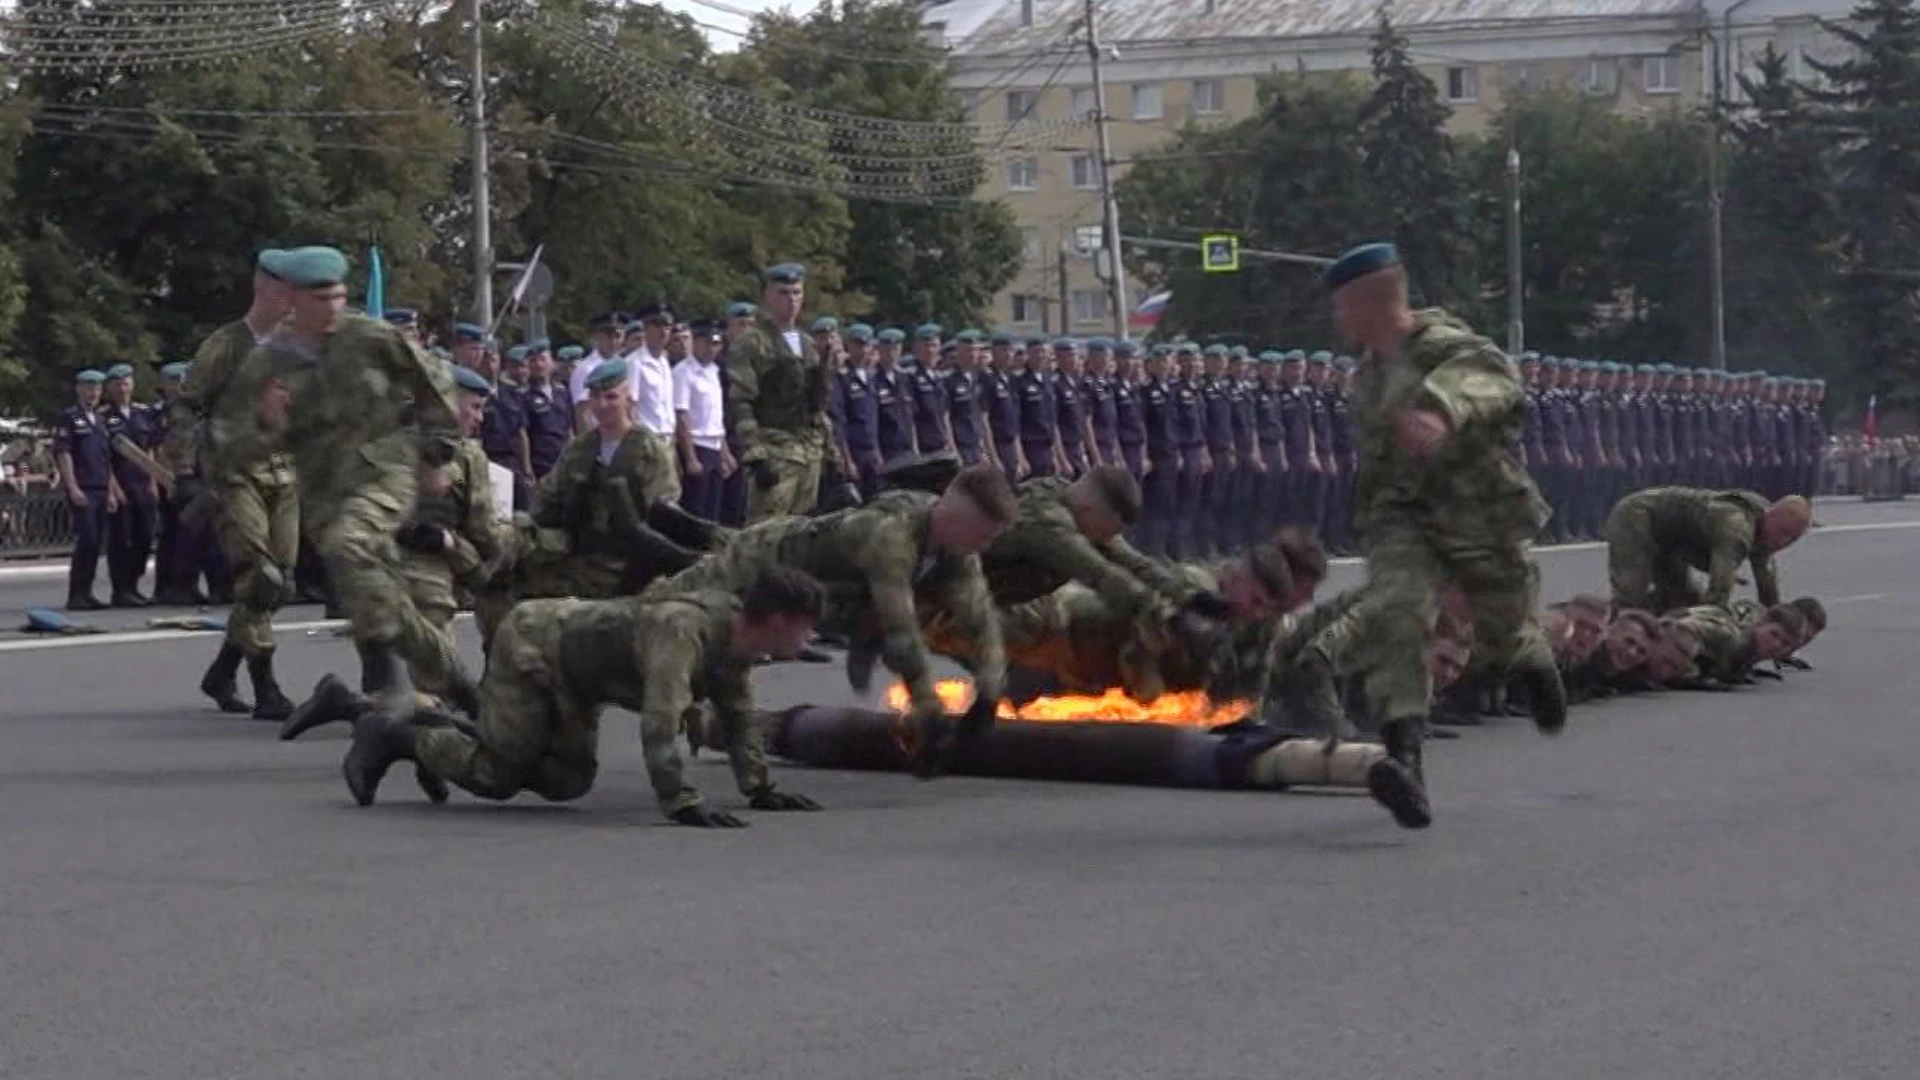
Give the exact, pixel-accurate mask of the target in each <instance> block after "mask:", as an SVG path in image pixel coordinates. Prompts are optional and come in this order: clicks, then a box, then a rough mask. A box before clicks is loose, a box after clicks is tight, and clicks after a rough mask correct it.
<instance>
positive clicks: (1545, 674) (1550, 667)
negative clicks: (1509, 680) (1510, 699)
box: [1513, 649, 1567, 735]
mask: <svg viewBox="0 0 1920 1080" xmlns="http://www.w3.org/2000/svg"><path fill="white" fill-rule="evenodd" d="M1541 651H1542V652H1543V653H1544V652H1545V650H1544V649H1542V650H1541ZM1513 678H1514V681H1516V682H1518V683H1519V684H1520V685H1521V687H1522V688H1524V690H1525V693H1526V698H1527V703H1528V705H1529V706H1530V707H1531V708H1532V710H1533V726H1534V727H1535V728H1536V729H1537V730H1538V731H1539V732H1540V734H1542V735H1558V734H1560V732H1561V731H1563V730H1565V729H1566V726H1567V687H1566V684H1565V683H1564V682H1562V681H1561V679H1560V669H1559V668H1557V667H1555V666H1554V664H1553V660H1552V658H1551V657H1545V658H1544V659H1534V660H1531V661H1526V660H1523V661H1522V662H1521V663H1520V664H1519V665H1516V666H1515V667H1514V669H1513Z"/></svg>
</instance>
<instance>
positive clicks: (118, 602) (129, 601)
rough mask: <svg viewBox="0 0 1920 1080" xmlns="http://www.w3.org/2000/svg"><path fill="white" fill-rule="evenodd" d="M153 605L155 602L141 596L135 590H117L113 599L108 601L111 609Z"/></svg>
mask: <svg viewBox="0 0 1920 1080" xmlns="http://www.w3.org/2000/svg"><path fill="white" fill-rule="evenodd" d="M152 603H153V601H151V600H149V599H147V598H146V597H144V596H141V595H140V593H139V592H138V591H137V590H134V589H125V590H121V589H116V590H114V593H113V596H112V598H111V599H109V600H108V601H107V604H108V606H110V607H128V608H143V607H148V606H151V605H152Z"/></svg>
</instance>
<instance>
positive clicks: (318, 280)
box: [274, 247, 347, 289]
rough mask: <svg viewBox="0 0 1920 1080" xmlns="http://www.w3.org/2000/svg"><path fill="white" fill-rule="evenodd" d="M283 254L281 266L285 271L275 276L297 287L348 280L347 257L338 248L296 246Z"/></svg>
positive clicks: (317, 285) (336, 283) (309, 286)
mask: <svg viewBox="0 0 1920 1080" xmlns="http://www.w3.org/2000/svg"><path fill="white" fill-rule="evenodd" d="M282 256H283V257H282V259H281V260H280V266H281V268H282V269H283V270H284V271H285V272H284V273H279V274H275V275H274V276H275V277H278V278H280V279H281V280H282V281H285V282H286V283H287V284H289V285H292V286H294V287H295V288H300V289H312V288H318V287H319V286H322V285H338V284H340V283H341V282H343V281H345V280H347V257H346V256H345V255H342V254H341V253H340V252H339V250H338V249H336V248H330V247H303V248H295V249H293V250H292V251H288V252H283V253H282Z"/></svg>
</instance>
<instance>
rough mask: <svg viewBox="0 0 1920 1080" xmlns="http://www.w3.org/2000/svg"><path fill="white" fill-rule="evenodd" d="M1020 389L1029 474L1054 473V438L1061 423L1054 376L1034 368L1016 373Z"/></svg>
mask: <svg viewBox="0 0 1920 1080" xmlns="http://www.w3.org/2000/svg"><path fill="white" fill-rule="evenodd" d="M1014 385H1015V387H1017V388H1018V389H1019V391H1020V447H1021V449H1023V450H1025V451H1026V454H1027V474H1028V475H1029V476H1052V475H1053V472H1054V469H1053V437H1054V431H1055V429H1056V427H1057V426H1058V424H1059V408H1058V405H1057V402H1056V401H1055V398H1054V388H1053V379H1052V377H1051V376H1048V375H1042V374H1040V373H1039V372H1037V371H1033V370H1031V369H1029V370H1027V371H1023V372H1021V373H1020V374H1018V375H1016V376H1014Z"/></svg>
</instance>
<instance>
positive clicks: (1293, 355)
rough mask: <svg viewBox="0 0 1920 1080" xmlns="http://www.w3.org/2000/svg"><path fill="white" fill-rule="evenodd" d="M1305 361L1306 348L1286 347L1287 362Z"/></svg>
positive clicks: (1301, 362)
mask: <svg viewBox="0 0 1920 1080" xmlns="http://www.w3.org/2000/svg"><path fill="white" fill-rule="evenodd" d="M1306 362H1307V350H1305V349H1288V350H1287V363H1289V364H1304V363H1306Z"/></svg>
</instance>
